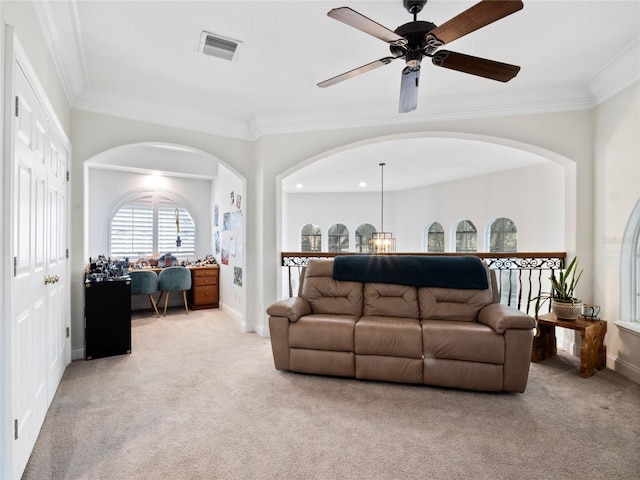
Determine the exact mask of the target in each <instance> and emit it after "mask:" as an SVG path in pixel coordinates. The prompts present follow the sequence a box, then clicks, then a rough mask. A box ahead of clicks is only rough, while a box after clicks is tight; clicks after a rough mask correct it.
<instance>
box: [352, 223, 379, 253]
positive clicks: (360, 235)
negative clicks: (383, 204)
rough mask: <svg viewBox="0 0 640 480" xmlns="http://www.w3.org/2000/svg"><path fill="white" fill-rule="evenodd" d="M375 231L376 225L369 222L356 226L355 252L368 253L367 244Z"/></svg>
mask: <svg viewBox="0 0 640 480" xmlns="http://www.w3.org/2000/svg"><path fill="white" fill-rule="evenodd" d="M374 233H376V227H374V226H373V225H371V224H370V223H363V224H362V225H360V226H359V227H358V228H356V249H355V250H356V252H358V253H369V245H370V244H371V236H372V234H374Z"/></svg>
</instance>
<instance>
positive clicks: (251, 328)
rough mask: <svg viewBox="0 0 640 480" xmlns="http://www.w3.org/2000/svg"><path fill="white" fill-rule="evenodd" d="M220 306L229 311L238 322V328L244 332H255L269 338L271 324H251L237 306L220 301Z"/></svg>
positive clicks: (226, 311)
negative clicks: (244, 319)
mask: <svg viewBox="0 0 640 480" xmlns="http://www.w3.org/2000/svg"><path fill="white" fill-rule="evenodd" d="M220 308H221V309H222V310H224V311H225V313H228V314H229V315H230V316H231V318H233V320H234V321H235V322H236V324H237V325H238V328H239V329H240V331H241V332H243V333H251V332H255V333H256V334H258V336H260V337H263V338H269V335H270V334H269V326H268V325H265V324H263V325H251V324H249V323H248V322H246V321H243V320H242V314H241V313H240V312H239V311H238V310H236V309H235V308H232V307H230V306H229V305H227V304H225V303H222V302H220Z"/></svg>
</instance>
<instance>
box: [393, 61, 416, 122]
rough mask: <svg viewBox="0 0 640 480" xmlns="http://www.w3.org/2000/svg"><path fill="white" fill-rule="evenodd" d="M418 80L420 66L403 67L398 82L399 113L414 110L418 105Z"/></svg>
mask: <svg viewBox="0 0 640 480" xmlns="http://www.w3.org/2000/svg"><path fill="white" fill-rule="evenodd" d="M419 82H420V67H419V66H418V67H404V69H403V70H402V81H401V83H400V108H399V109H398V111H399V112H400V113H407V112H410V111H411V110H415V109H416V107H417V106H418V84H419Z"/></svg>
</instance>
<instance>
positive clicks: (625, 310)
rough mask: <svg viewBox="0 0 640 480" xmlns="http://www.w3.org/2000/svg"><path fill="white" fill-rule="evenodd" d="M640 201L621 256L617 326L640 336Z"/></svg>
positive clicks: (623, 243) (626, 233)
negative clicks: (639, 290)
mask: <svg viewBox="0 0 640 480" xmlns="http://www.w3.org/2000/svg"><path fill="white" fill-rule="evenodd" d="M638 255H640V201H639V202H638V203H637V204H636V206H635V208H634V209H633V212H632V213H631V216H630V218H629V223H627V228H626V229H625V233H624V237H623V239H622V250H621V254H620V287H621V288H620V320H618V321H617V322H615V324H616V326H618V327H619V328H621V329H622V330H625V331H627V332H629V333H632V334H634V335H638V336H640V313H638V311H639V310H640V303H639V302H640V299H639V298H638V289H639V288H640V260H639V259H638Z"/></svg>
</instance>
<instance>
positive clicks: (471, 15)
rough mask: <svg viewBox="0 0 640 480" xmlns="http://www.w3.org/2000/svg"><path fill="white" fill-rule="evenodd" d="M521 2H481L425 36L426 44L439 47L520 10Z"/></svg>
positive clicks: (503, 0)
mask: <svg viewBox="0 0 640 480" xmlns="http://www.w3.org/2000/svg"><path fill="white" fill-rule="evenodd" d="M523 6H524V5H523V4H522V1H521V0H482V1H481V2H480V3H476V4H475V5H474V6H473V7H471V8H469V9H467V10H465V11H464V12H462V13H461V14H460V15H457V16H455V17H453V18H452V19H451V20H449V21H448V22H445V23H443V24H442V25H440V26H439V27H436V28H434V29H433V30H431V31H430V32H429V33H428V34H427V38H426V40H427V44H429V45H431V46H440V45H444V44H445V43H450V42H453V41H454V40H456V39H458V38H460V37H462V36H464V35H466V34H468V33H471V32H474V31H476V30H478V29H479V28H482V27H485V26H487V25H489V24H490V23H493V22H495V21H497V20H500V19H501V18H504V17H506V16H508V15H511V14H512V13H515V12H517V11H518V10H521V9H522V7H523Z"/></svg>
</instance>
